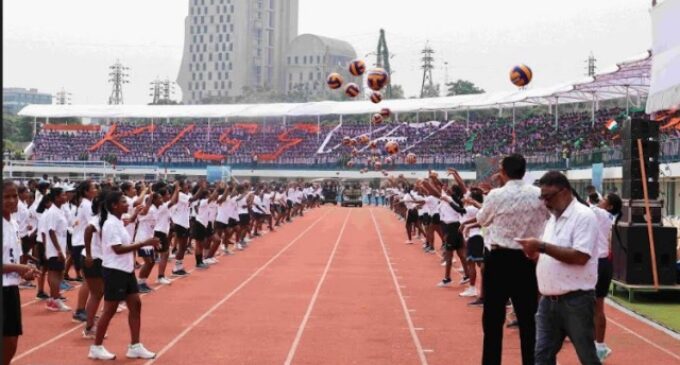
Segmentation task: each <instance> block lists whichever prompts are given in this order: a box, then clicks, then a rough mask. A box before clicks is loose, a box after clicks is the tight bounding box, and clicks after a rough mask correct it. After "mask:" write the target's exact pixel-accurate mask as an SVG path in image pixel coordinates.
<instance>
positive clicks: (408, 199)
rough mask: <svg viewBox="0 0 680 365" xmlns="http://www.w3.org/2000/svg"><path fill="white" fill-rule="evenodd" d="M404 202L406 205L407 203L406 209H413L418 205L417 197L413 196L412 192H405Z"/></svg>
mask: <svg viewBox="0 0 680 365" xmlns="http://www.w3.org/2000/svg"><path fill="white" fill-rule="evenodd" d="M401 201H402V202H404V205H406V209H408V210H411V209H414V208H415V207H416V203H415V201H416V200H415V199H414V198H413V197H412V196H411V194H404V197H403V198H402V199H401Z"/></svg>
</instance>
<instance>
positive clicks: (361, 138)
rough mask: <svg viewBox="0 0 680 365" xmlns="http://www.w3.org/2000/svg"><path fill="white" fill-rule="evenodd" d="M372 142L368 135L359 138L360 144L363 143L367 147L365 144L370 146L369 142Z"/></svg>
mask: <svg viewBox="0 0 680 365" xmlns="http://www.w3.org/2000/svg"><path fill="white" fill-rule="evenodd" d="M370 141H371V138H369V137H368V135H366V134H362V135H360V136H359V143H361V144H364V145H365V144H368V142H370Z"/></svg>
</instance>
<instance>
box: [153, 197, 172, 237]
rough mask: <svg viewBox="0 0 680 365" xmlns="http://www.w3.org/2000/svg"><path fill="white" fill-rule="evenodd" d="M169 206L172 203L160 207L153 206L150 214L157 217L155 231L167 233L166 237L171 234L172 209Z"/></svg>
mask: <svg viewBox="0 0 680 365" xmlns="http://www.w3.org/2000/svg"><path fill="white" fill-rule="evenodd" d="M168 205H170V202H166V203H163V204H161V205H159V206H158V207H156V206H155V205H151V208H149V214H153V215H154V216H155V217H156V225H155V226H154V231H155V232H160V233H165V234H166V235H167V234H168V233H169V232H170V209H169V208H168ZM152 211H153V212H152Z"/></svg>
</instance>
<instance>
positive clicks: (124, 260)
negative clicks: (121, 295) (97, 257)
mask: <svg viewBox="0 0 680 365" xmlns="http://www.w3.org/2000/svg"><path fill="white" fill-rule="evenodd" d="M131 242H132V239H131V238H130V234H129V233H128V231H127V230H126V229H125V226H124V225H123V221H121V220H120V219H118V217H116V216H115V215H113V214H109V215H108V217H107V219H106V222H104V227H102V250H103V255H102V256H103V257H102V266H103V267H105V268H108V269H115V270H120V271H124V272H127V273H133V272H134V271H135V255H134V252H133V251H130V252H127V253H124V254H122V255H119V254H117V253H116V252H115V251H113V246H115V245H129V244H130V243H131Z"/></svg>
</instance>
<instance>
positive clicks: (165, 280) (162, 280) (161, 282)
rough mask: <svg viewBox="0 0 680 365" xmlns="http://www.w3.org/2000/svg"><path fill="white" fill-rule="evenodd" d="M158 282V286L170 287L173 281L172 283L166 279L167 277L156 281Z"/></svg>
mask: <svg viewBox="0 0 680 365" xmlns="http://www.w3.org/2000/svg"><path fill="white" fill-rule="evenodd" d="M156 282H157V283H158V284H161V285H170V284H172V281H170V279H168V278H166V277H162V278H159V279H158V280H156Z"/></svg>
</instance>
